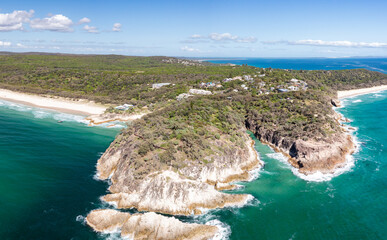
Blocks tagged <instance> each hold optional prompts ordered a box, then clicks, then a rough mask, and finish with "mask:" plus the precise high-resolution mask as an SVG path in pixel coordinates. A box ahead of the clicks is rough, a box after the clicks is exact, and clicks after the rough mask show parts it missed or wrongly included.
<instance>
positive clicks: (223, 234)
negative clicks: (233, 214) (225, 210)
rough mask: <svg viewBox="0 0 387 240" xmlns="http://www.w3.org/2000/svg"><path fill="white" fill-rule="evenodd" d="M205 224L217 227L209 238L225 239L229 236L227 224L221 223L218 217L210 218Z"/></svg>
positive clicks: (212, 239)
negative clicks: (215, 231) (216, 230)
mask: <svg viewBox="0 0 387 240" xmlns="http://www.w3.org/2000/svg"><path fill="white" fill-rule="evenodd" d="M205 224H206V225H211V226H215V227H217V228H218V229H219V230H218V232H217V233H216V234H215V236H214V237H213V238H211V240H226V239H229V238H230V235H231V228H230V226H229V225H227V224H225V223H222V222H221V221H219V220H218V219H214V220H210V221H208V222H206V223H205Z"/></svg>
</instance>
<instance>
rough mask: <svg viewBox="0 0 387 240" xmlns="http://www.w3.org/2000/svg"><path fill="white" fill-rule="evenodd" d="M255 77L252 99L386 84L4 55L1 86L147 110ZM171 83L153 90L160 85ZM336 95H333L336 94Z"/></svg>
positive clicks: (178, 63) (150, 60)
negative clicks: (291, 86)
mask: <svg viewBox="0 0 387 240" xmlns="http://www.w3.org/2000/svg"><path fill="white" fill-rule="evenodd" d="M243 75H250V76H263V75H265V77H252V78H254V81H252V82H248V83H245V85H248V87H249V89H250V90H252V91H249V92H250V93H251V94H253V95H254V94H257V93H258V92H259V91H255V90H257V89H259V88H258V87H259V86H258V85H257V84H258V83H260V82H265V83H266V86H265V87H266V88H267V87H269V86H270V87H275V88H277V86H280V85H283V84H285V83H287V82H288V81H289V80H290V79H292V78H297V79H300V80H304V81H306V82H307V83H308V84H309V86H310V87H311V88H314V89H319V90H323V91H327V92H331V91H330V90H331V89H332V90H338V89H350V88H357V87H365V86H373V85H380V84H381V83H382V82H383V79H386V75H385V74H382V73H378V72H372V71H368V70H364V69H357V70H342V71H326V70H324V71H302V70H301V71H295V70H280V69H261V68H255V67H251V66H222V65H215V64H210V63H205V62H204V63H201V62H197V61H191V60H183V59H177V58H171V57H128V56H118V55H41V54H11V55H10V54H7V55H0V87H2V88H7V89H11V90H18V91H24V92H31V93H38V94H54V95H59V96H64V97H73V98H87V99H91V100H96V101H98V102H102V103H115V104H120V103H124V102H125V103H130V104H134V105H137V106H145V105H149V104H151V103H159V102H162V101H167V100H174V99H175V98H176V96H178V95H179V94H181V93H185V92H187V91H188V90H189V89H190V88H198V85H199V84H200V83H202V82H204V83H208V82H221V81H222V80H223V79H225V78H232V77H236V76H243ZM165 82H167V83H171V84H170V85H169V86H165V87H162V88H159V89H157V90H154V89H152V84H154V83H165ZM241 84H242V83H241V81H239V80H237V81H232V82H228V83H225V84H222V87H220V88H217V89H216V90H217V91H228V90H230V89H235V88H237V89H238V88H240V85H241ZM331 93H332V92H331Z"/></svg>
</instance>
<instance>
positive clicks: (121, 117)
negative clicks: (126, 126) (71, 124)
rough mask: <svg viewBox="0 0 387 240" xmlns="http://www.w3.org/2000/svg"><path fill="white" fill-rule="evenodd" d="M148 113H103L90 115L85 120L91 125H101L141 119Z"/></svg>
mask: <svg viewBox="0 0 387 240" xmlns="http://www.w3.org/2000/svg"><path fill="white" fill-rule="evenodd" d="M145 114H147V113H145V112H144V113H138V114H118V113H103V114H99V115H90V116H88V117H86V118H85V120H87V121H89V125H90V126H93V125H100V124H103V123H108V122H115V121H118V122H127V121H134V120H136V119H140V118H141V117H142V116H144V115H145Z"/></svg>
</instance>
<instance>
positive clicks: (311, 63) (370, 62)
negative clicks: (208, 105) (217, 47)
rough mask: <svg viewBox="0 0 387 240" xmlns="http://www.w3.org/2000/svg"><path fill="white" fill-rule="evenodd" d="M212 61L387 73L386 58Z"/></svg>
mask: <svg viewBox="0 0 387 240" xmlns="http://www.w3.org/2000/svg"><path fill="white" fill-rule="evenodd" d="M209 62H213V63H233V64H237V65H242V64H247V65H250V66H254V67H261V68H269V67H271V68H281V69H295V70H301V69H303V70H342V69H354V68H365V69H369V70H373V71H379V72H383V73H387V58H290V59H274V58H273V59H271V58H240V59H225V60H221V59H220V60H218V59H212V60H209Z"/></svg>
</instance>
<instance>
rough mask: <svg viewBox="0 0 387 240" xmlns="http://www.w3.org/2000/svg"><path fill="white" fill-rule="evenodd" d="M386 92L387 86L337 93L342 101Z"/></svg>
mask: <svg viewBox="0 0 387 240" xmlns="http://www.w3.org/2000/svg"><path fill="white" fill-rule="evenodd" d="M384 90H387V85H382V86H376V87H370V88H360V89H353V90H347V91H337V97H338V98H339V99H342V98H347V97H354V96H357V95H362V94H366V93H373V92H379V91H384Z"/></svg>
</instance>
